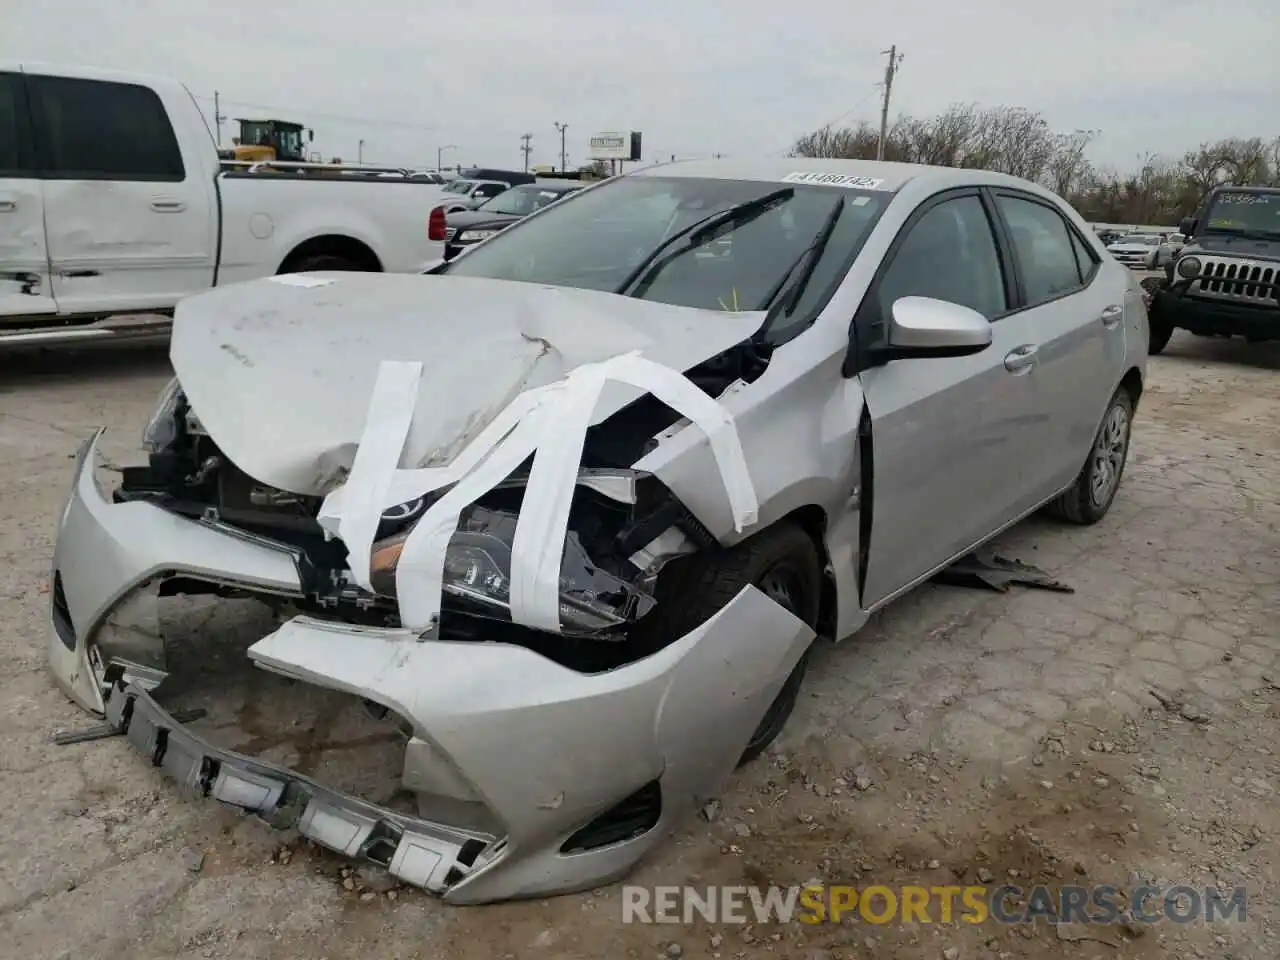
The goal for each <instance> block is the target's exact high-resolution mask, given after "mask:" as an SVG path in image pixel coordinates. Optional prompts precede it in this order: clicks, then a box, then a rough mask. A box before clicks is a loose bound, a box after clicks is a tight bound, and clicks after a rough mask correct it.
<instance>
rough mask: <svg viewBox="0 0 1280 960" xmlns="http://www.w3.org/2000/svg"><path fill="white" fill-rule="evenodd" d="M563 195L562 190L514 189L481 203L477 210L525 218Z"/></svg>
mask: <svg viewBox="0 0 1280 960" xmlns="http://www.w3.org/2000/svg"><path fill="white" fill-rule="evenodd" d="M564 195H565V191H562V190H547V189H545V188H539V187H538V186H536V185H535V186H525V187H515V188H514V189H512V190H507V191H506V192H505V193H500V194H498V195H497V196H496V197H494V198H493V199H492V200H490V201H489V202H488V203H482V204H481V205H480V207H479V209H481V210H483V211H485V212H486V213H510V214H514V215H515V216H518V217H527V216H528V215H529V214H531V213H533V211H535V210H541V209H542V208H543V207H545V206H546V205H547V204H549V203H555V201H557V200H559V199H560V198H561V197H563V196H564Z"/></svg>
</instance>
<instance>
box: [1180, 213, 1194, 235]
mask: <svg viewBox="0 0 1280 960" xmlns="http://www.w3.org/2000/svg"><path fill="white" fill-rule="evenodd" d="M1178 232H1179V233H1180V234H1182V235H1183V236H1184V237H1189V236H1191V234H1193V233H1195V232H1196V218H1195V217H1183V218H1182V222H1181V223H1179V224H1178Z"/></svg>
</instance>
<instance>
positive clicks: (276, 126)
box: [218, 118, 315, 163]
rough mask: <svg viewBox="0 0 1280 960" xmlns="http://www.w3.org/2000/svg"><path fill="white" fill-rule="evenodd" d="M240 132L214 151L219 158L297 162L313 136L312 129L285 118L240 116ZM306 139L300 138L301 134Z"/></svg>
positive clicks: (237, 160)
mask: <svg viewBox="0 0 1280 960" xmlns="http://www.w3.org/2000/svg"><path fill="white" fill-rule="evenodd" d="M236 123H238V124H240V136H238V137H233V138H232V140H231V142H232V143H233V144H235V146H233V147H228V148H226V149H223V150H219V151H218V157H219V158H220V159H222V160H231V161H235V162H238V163H265V162H270V161H272V160H280V161H282V162H295V163H301V162H304V161H305V160H306V159H307V151H306V146H307V144H309V143H311V141H312V140H314V139H315V131H313V130H311V129H309V128H307V127H304V126H302V124H300V123H293V122H291V121H289V120H242V119H239V118H237V119H236ZM304 133H305V134H306V140H305V142H304V140H303V134H304Z"/></svg>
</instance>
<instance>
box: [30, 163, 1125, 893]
mask: <svg viewBox="0 0 1280 960" xmlns="http://www.w3.org/2000/svg"><path fill="white" fill-rule="evenodd" d="M433 273H434V275H425V276H391V275H387V276H383V275H362V274H303V275H297V276H291V277H280V278H272V279H267V280H261V281H255V282H252V283H248V284H242V285H237V286H233V287H228V288H225V289H218V290H215V291H212V292H210V293H207V294H203V295H200V296H197V297H194V298H191V299H189V300H187V301H185V302H183V303H182V304H181V305H180V306H179V308H178V311H177V316H176V319H175V324H174V334H173V341H172V348H171V358H172V362H173V367H174V370H175V373H176V375H177V376H176V379H175V380H174V382H173V384H172V385H171V386H170V388H169V389H168V390H166V392H165V394H164V396H163V397H162V399H161V403H160V405H159V408H158V409H157V411H156V413H155V416H154V418H153V419H152V421H151V423H150V424H149V425H148V427H147V430H146V435H145V438H144V441H145V447H146V451H147V454H148V457H147V462H146V464H145V465H142V466H137V467H130V468H126V469H125V470H124V471H123V476H122V479H121V482H120V484H119V486H118V488H117V489H114V490H112V491H111V492H110V493H109V494H108V493H105V492H104V488H103V487H102V486H101V485H100V484H99V482H98V480H97V479H96V477H95V470H94V466H95V463H96V461H97V443H98V438H97V437H96V436H95V437H94V438H92V439H90V440H89V441H87V442H86V444H85V446H84V447H83V449H82V450H81V452H80V455H79V457H78V459H77V462H76V467H75V478H74V482H73V488H72V491H71V497H70V500H69V502H68V504H67V506H66V508H65V510H64V512H63V514H62V517H61V520H60V524H59V536H58V543H57V549H56V554H55V558H54V567H53V584H52V590H51V594H52V604H51V611H50V615H51V630H50V641H49V659H50V663H51V666H52V669H53V672H54V674H55V676H56V677H57V679H58V681H59V682H60V684H61V685H62V687H63V688H64V689H65V690H66V691H67V692H68V693H69V694H70V695H71V696H72V697H73V698H74V699H75V700H76V701H77V702H78V703H79V704H80V705H82V706H83V707H85V708H86V709H88V710H90V711H92V712H94V713H96V714H99V715H102V716H104V717H105V718H106V720H107V721H108V723H110V724H111V725H112V726H113V727H114V728H115V729H117V730H121V731H123V732H124V733H125V734H126V735H127V737H128V738H129V740H130V741H131V742H132V743H133V744H134V745H135V746H136V747H137V748H138V749H139V750H140V751H141V752H142V753H143V754H144V755H145V756H146V757H148V758H149V759H150V761H151V762H152V763H153V764H154V765H155V766H157V767H159V768H160V769H161V770H162V771H164V772H165V773H166V774H168V775H169V776H171V777H173V778H175V779H176V780H177V781H179V782H180V783H181V784H183V785H184V786H185V787H187V788H189V789H190V790H191V791H193V792H194V793H195V794H198V795H204V796H207V797H212V798H215V799H217V800H220V801H222V802H224V803H227V804H232V805H235V806H238V807H240V808H244V809H247V810H250V811H253V812H255V813H258V814H260V815H262V816H264V817H266V818H268V819H269V820H271V822H273V823H277V824H285V825H290V826H296V827H297V829H298V830H299V831H301V832H302V834H304V835H305V836H307V837H310V838H312V839H313V840H315V841H316V842H318V843H320V844H323V845H325V846H326V847H329V848H331V849H334V850H337V851H340V852H341V853H344V854H346V855H349V856H352V857H355V858H361V859H365V860H369V861H374V862H377V863H381V864H383V865H384V866H386V868H387V869H388V870H390V871H391V873H393V874H394V875H395V876H397V877H399V878H401V879H402V880H404V881H406V882H408V883H412V884H416V885H419V886H421V887H423V888H425V889H427V890H429V891H432V892H434V893H437V894H440V895H442V896H443V897H445V898H446V899H448V900H450V901H453V902H459V903H475V902H483V901H492V900H498V899H504V898H512V897H524V896H534V895H542V894H547V893H553V892H563V891H568V890H573V889H582V888H586V887H591V886H594V885H597V884H600V883H604V882H606V881H609V880H612V879H615V878H617V877H619V876H621V875H623V874H625V873H626V872H627V871H628V870H629V869H630V868H631V867H632V866H633V865H634V864H635V862H636V861H637V860H638V859H639V858H640V857H641V856H642V855H643V854H645V853H646V852H647V851H648V850H650V849H652V848H653V847H654V845H655V844H657V843H658V842H659V841H660V839H661V837H662V836H663V835H664V834H665V833H666V832H667V828H669V827H670V826H671V825H672V823H673V822H674V821H675V820H676V818H678V817H681V816H684V815H685V814H687V813H688V812H690V811H693V810H696V809H697V808H698V807H699V806H700V805H702V804H704V803H705V802H706V801H707V800H708V799H710V798H712V797H714V796H715V795H717V793H718V792H719V791H721V790H722V789H723V787H724V786H725V783H726V781H727V779H728V777H729V775H730V774H731V772H732V771H733V769H734V767H735V765H736V764H738V763H740V762H742V761H744V760H747V759H750V758H751V757H752V756H754V755H756V754H758V753H759V752H760V751H761V750H763V749H764V748H765V746H767V745H768V744H769V743H770V742H771V741H772V740H773V739H774V738H775V737H776V736H777V735H778V733H779V731H780V730H781V728H782V726H783V724H784V723H785V721H786V719H787V717H788V715H789V714H790V713H791V710H792V708H793V706H794V704H795V702H796V698H797V690H798V688H799V685H800V682H801V678H802V675H803V674H804V671H805V666H806V663H807V659H808V658H807V653H808V650H809V648H810V644H811V643H812V641H813V640H814V638H815V637H816V636H819V635H822V636H829V637H834V638H839V637H843V636H847V635H849V634H850V633H852V632H853V631H855V630H856V629H858V627H859V626H861V625H862V623H863V622H864V621H865V620H866V618H867V616H868V615H869V614H870V613H871V612H872V611H874V610H875V609H877V608H878V607H880V606H882V605H884V604H886V603H888V602H889V601H890V600H892V599H893V598H894V597H896V596H898V595H900V594H902V593H903V592H905V591H907V590H908V589H910V588H911V587H912V586H914V585H916V584H918V583H920V582H922V581H923V580H925V579H926V578H928V577H929V576H930V575H931V574H933V573H934V572H936V571H938V570H940V569H942V568H944V567H946V566H947V565H948V564H950V563H951V562H952V561H954V560H956V559H957V558H959V557H962V556H964V555H965V554H967V553H968V552H970V551H972V550H973V549H974V548H975V547H976V546H978V545H980V544H982V543H983V542H985V541H987V540H989V539H990V538H991V537H993V536H994V535H995V534H997V533H999V532H1000V531H1001V530H1003V529H1005V528H1006V527H1008V526H1010V525H1012V524H1013V523H1015V522H1017V521H1018V520H1019V519H1020V518H1022V517H1024V516H1026V515H1028V514H1029V513H1031V512H1032V511H1034V510H1036V509H1038V508H1040V507H1042V506H1045V505H1051V506H1052V507H1053V509H1054V510H1055V511H1056V512H1057V513H1058V514H1059V515H1061V516H1062V517H1064V518H1065V519H1068V520H1071V521H1074V522H1077V523H1091V522H1094V521H1096V520H1098V519H1100V518H1101V517H1102V516H1103V515H1104V514H1105V513H1106V512H1107V509H1108V507H1109V506H1110V504H1111V502H1112V499H1113V497H1114V496H1115V494H1116V489H1117V487H1118V485H1119V483H1120V477H1121V473H1122V471H1123V468H1124V464H1125V460H1126V456H1127V452H1128V443H1129V429H1130V423H1131V419H1132V416H1133V412H1134V409H1135V406H1136V404H1137V401H1138V398H1139V396H1140V393H1141V390H1142V381H1143V376H1144V371H1145V365H1146V344H1147V339H1148V338H1147V330H1146V313H1145V310H1144V308H1143V305H1142V299H1141V293H1140V291H1139V289H1138V287H1137V284H1136V283H1135V281H1134V280H1133V279H1132V278H1131V276H1130V275H1129V273H1128V271H1126V270H1125V269H1124V268H1123V267H1121V266H1120V265H1119V264H1117V263H1116V262H1115V261H1114V260H1113V259H1112V258H1110V257H1107V256H1104V251H1103V249H1102V247H1101V246H1100V245H1099V243H1098V241H1097V240H1096V239H1095V237H1094V235H1093V231H1092V230H1091V229H1090V228H1089V226H1088V224H1086V223H1085V222H1084V221H1083V220H1081V219H1080V217H1079V216H1078V215H1077V214H1076V213H1075V212H1074V211H1073V210H1071V209H1070V208H1069V207H1068V206H1067V205H1065V204H1064V203H1062V202H1061V201H1060V200H1059V199H1058V198H1057V197H1055V196H1053V195H1052V194H1050V193H1047V192H1046V191H1044V190H1043V189H1041V188H1039V187H1037V186H1034V185H1032V184H1030V183H1027V182H1024V181H1020V180H1016V179H1013V178H1009V177H1005V176H1001V175H998V174H990V173H985V172H982V171H976V170H953V169H937V168H930V167H921V166H904V165H896V164H876V163H864V162H856V161H816V160H813V161H809V160H793V159H792V160H778V161H759V162H751V163H748V162H734V161H716V162H710V161H708V162H693V163H685V164H673V165H670V166H660V167H654V168H649V169H647V170H642V171H639V172H637V173H634V174H631V175H628V176H625V177H619V178H615V179H613V180H610V181H606V182H605V183H603V184H600V185H598V186H595V187H591V188H588V189H586V190H584V191H582V192H581V193H580V194H579V195H577V196H575V197H573V198H570V199H568V200H566V201H564V202H562V203H558V204H553V205H552V206H550V207H547V208H545V209H544V210H542V211H540V212H538V213H536V214H534V215H533V216H531V217H529V218H528V219H527V220H525V221H523V222H521V223H520V224H517V225H515V226H513V227H511V228H510V229H509V230H506V231H503V232H502V233H500V234H498V235H496V236H494V237H492V238H490V239H488V240H486V241H484V242H482V243H481V244H478V245H477V246H475V247H473V248H471V249H470V250H468V251H467V252H466V253H464V254H463V255H461V256H460V257H459V258H457V259H456V260H454V261H453V262H451V263H449V264H447V265H442V266H441V267H439V268H437V269H436V270H435V271H433ZM201 593H203V594H212V595H214V596H227V597H230V596H251V597H257V598H262V599H264V600H267V601H269V602H272V603H277V604H281V605H287V606H288V607H289V608H290V612H291V616H290V617H289V618H288V619H286V620H284V622H283V624H282V625H280V626H279V627H278V629H276V630H274V631H273V632H270V633H268V634H267V635H266V636H262V637H260V639H257V640H256V641H255V642H253V643H252V644H251V645H249V646H248V648H247V650H244V651H242V652H243V654H244V655H245V656H247V657H248V658H249V660H251V661H252V662H253V663H254V664H256V665H257V666H259V667H261V668H264V669H265V670H267V671H271V672H273V673H276V674H281V675H284V676H285V677H288V678H292V679H293V680H294V681H296V682H301V683H303V684H305V685H314V686H316V687H321V688H326V689H327V690H330V691H341V692H342V693H343V694H349V695H350V696H351V697H352V698H358V699H359V700H363V701H365V703H366V704H368V705H370V706H371V708H373V709H377V710H380V711H381V712H382V713H383V714H384V715H387V716H390V717H393V718H394V720H395V722H396V723H397V724H398V727H399V729H400V730H401V731H403V737H404V766H403V774H402V778H401V779H402V783H403V787H404V789H406V790H407V791H410V792H411V793H412V794H413V796H414V797H415V798H416V806H415V808H414V810H413V811H412V812H406V811H404V810H402V809H391V808H390V807H388V806H385V805H379V804H375V803H373V802H371V801H369V800H368V799H363V798H361V797H358V796H355V795H354V794H353V793H352V792H350V791H343V790H339V789H337V788H336V787H334V786H326V785H324V784H322V783H320V782H317V780H316V779H315V778H313V777H311V776H309V775H306V774H304V773H302V772H299V771H298V770H295V769H289V768H288V767H286V766H284V765H281V764H279V763H275V762H269V761H267V760H265V759H262V758H257V757H251V756H247V755H244V754H241V753H237V752H234V751H232V750H230V749H227V748H225V747H223V746H219V745H217V744H215V743H214V742H212V741H211V740H210V739H209V738H207V737H204V736H200V735H197V734H196V733H195V732H193V729H192V728H191V727H188V726H186V725H184V723H183V722H182V716H181V715H180V714H176V712H175V711H173V710H171V709H169V708H166V706H164V700H165V692H166V684H165V681H166V678H168V677H170V676H171V675H172V671H173V670H174V669H175V668H176V664H175V663H172V662H170V661H171V659H172V657H171V654H172V651H171V650H169V649H168V648H167V647H166V644H165V640H164V637H163V635H162V633H161V631H160V630H159V628H158V624H157V623H156V622H155V617H154V613H153V611H154V609H155V601H156V598H157V597H159V596H169V595H174V594H201ZM239 653H240V651H238V652H237V655H239ZM197 670H198V667H197Z"/></svg>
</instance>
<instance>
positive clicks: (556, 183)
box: [516, 180, 585, 190]
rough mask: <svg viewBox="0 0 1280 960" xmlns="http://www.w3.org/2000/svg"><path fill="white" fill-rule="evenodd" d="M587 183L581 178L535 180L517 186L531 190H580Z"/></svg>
mask: <svg viewBox="0 0 1280 960" xmlns="http://www.w3.org/2000/svg"><path fill="white" fill-rule="evenodd" d="M583 186H585V184H583V183H582V181H581V180H535V181H533V183H517V184H516V187H519V188H527V189H530V190H539V189H541V190H579V189H581V188H582V187H583Z"/></svg>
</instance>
